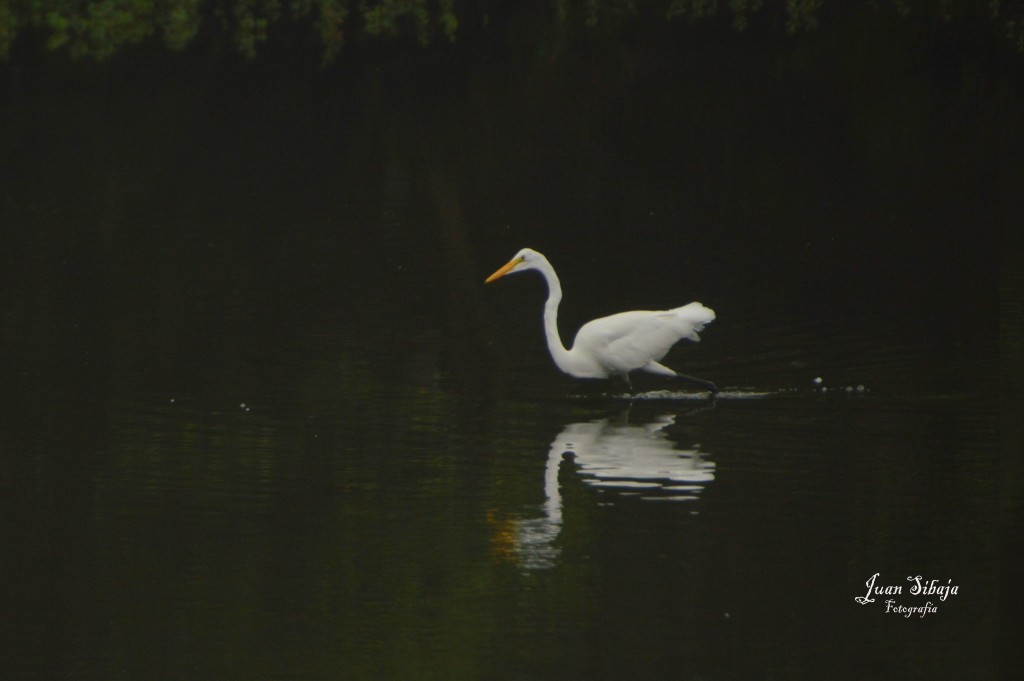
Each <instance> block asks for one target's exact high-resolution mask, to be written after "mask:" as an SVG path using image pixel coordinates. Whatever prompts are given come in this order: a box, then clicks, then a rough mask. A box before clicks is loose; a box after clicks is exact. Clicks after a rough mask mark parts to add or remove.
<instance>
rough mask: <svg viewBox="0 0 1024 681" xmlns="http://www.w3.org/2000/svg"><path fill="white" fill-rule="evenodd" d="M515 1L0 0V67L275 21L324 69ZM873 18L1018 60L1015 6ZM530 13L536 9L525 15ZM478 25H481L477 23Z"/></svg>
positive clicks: (552, 6) (256, 28) (674, 7)
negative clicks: (945, 30) (33, 57)
mask: <svg viewBox="0 0 1024 681" xmlns="http://www.w3.org/2000/svg"><path fill="white" fill-rule="evenodd" d="M516 4H517V0H463V1H462V2H459V3H458V6H456V2H455V0H0V58H4V57H7V56H8V55H9V54H10V50H11V46H12V45H13V44H14V41H15V40H16V39H17V37H18V35H20V34H21V33H23V32H24V31H25V30H26V29H33V30H34V31H38V32H42V34H43V35H44V36H45V38H44V40H45V43H46V46H47V47H48V48H50V49H53V50H57V49H62V50H67V51H68V52H69V53H70V54H71V55H72V56H74V57H91V58H94V59H106V58H108V57H110V56H111V55H113V54H114V53H116V52H117V51H118V50H119V49H121V48H123V47H125V46H129V45H138V44H140V43H142V42H144V41H148V40H151V39H153V38H157V39H159V40H161V41H162V42H163V43H164V44H165V45H166V46H167V47H169V48H171V49H174V50H181V49H184V48H185V47H187V46H188V45H189V44H190V43H191V42H192V40H193V39H194V38H195V36H196V35H197V33H198V32H199V29H200V27H201V26H202V25H203V24H204V22H209V21H210V20H211V19H213V20H214V21H219V23H220V25H221V27H222V28H223V29H224V30H225V31H226V32H227V33H228V34H229V35H230V36H231V38H232V40H233V41H234V42H235V44H236V45H237V47H238V50H239V51H240V52H241V53H242V54H244V55H246V56H249V57H252V56H254V55H255V54H256V53H257V52H258V51H259V48H260V45H261V44H263V43H265V42H266V41H267V40H268V38H269V37H270V35H271V33H272V31H273V29H274V27H275V25H278V24H280V23H281V22H282V21H286V20H290V21H304V22H308V21H309V20H310V19H312V21H311V22H310V23H311V25H312V26H313V27H314V29H315V31H316V33H317V35H318V37H319V40H320V42H321V44H322V45H323V49H324V59H325V61H330V60H331V59H333V58H334V57H335V56H336V55H337V54H338V51H339V50H340V49H341V48H342V47H343V46H344V45H345V44H346V42H347V40H346V38H347V37H348V36H349V35H351V34H352V32H353V30H355V31H358V32H361V33H362V34H364V35H366V36H370V37H375V38H378V39H387V40H401V39H406V38H411V39H413V40H415V41H416V42H418V43H420V44H421V45H428V44H430V43H431V42H433V41H435V40H437V39H438V38H440V39H442V40H445V41H454V40H455V39H456V37H457V35H458V33H459V31H460V30H466V29H465V27H466V26H479V25H481V23H482V24H483V25H487V23H488V22H487V17H488V16H489V15H490V14H496V13H498V10H499V9H501V8H502V7H503V6H508V7H512V6H514V5H516ZM871 4H872V5H873V6H874V7H875V9H876V11H880V12H895V13H896V14H899V15H901V16H904V17H907V19H908V20H934V19H938V20H939V21H941V22H944V23H953V22H957V21H964V22H969V21H972V20H974V19H976V18H979V17H980V18H984V19H986V20H988V21H990V22H993V23H994V24H995V26H996V27H997V30H996V31H995V32H994V35H997V36H998V35H1005V37H1006V39H1007V42H1008V43H1010V44H1011V45H1013V46H1014V47H1015V48H1016V49H1017V50H1019V51H1021V52H1024V0H989V2H987V3H979V2H977V0H920V1H915V2H910V1H909V0H874V2H873V3H871ZM824 5H825V1H824V0H583V1H582V2H578V1H577V2H573V1H572V0H550V2H549V4H548V5H547V6H546V10H544V9H543V6H542V11H546V12H547V13H548V15H549V16H548V19H549V20H550V21H552V22H555V23H571V22H579V23H582V24H583V25H585V26H588V27H590V28H597V27H601V28H602V30H614V29H615V28H617V27H618V26H620V25H621V24H622V23H623V22H627V21H629V20H630V19H631V18H633V17H635V16H637V15H639V14H644V15H648V16H652V15H653V16H663V17H665V18H666V19H667V20H669V21H673V20H679V19H683V20H687V21H688V22H690V23H692V22H697V21H702V20H707V19H710V18H713V17H716V16H719V15H727V16H729V17H731V23H732V26H733V28H734V29H735V30H739V31H742V30H745V29H747V28H748V27H749V26H750V23H751V19H752V18H753V17H754V16H755V15H758V14H763V15H764V16H765V17H766V18H767V20H768V21H775V20H782V21H784V23H785V30H786V31H787V32H788V33H791V34H794V33H799V32H803V31H808V30H813V29H814V28H815V27H816V26H817V24H818V21H819V20H820V19H819V18H820V16H821V13H822V8H823V6H824ZM534 11H536V10H534ZM481 18H483V20H482V22H481V21H480V19H481Z"/></svg>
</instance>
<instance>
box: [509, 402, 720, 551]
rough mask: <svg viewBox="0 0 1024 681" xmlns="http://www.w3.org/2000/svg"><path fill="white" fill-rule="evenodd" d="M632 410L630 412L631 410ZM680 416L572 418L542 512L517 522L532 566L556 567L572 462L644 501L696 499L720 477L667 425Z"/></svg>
mask: <svg viewBox="0 0 1024 681" xmlns="http://www.w3.org/2000/svg"><path fill="white" fill-rule="evenodd" d="M627 414H628V412H627ZM676 418H677V417H676V415H672V414H669V415H663V416H658V417H655V418H653V419H651V420H650V421H649V422H647V423H643V424H630V423H629V422H628V415H623V416H622V417H620V418H618V419H611V418H603V419H597V420H594V421H585V422H582V423H570V424H568V425H567V426H566V427H565V428H564V429H563V430H562V432H560V433H559V434H558V435H557V436H556V437H555V439H554V440H553V441H552V442H551V447H550V448H549V449H548V458H547V463H546V465H545V469H544V496H545V501H544V503H543V505H542V511H543V515H542V516H541V517H537V518H530V519H526V520H519V521H517V522H515V523H514V531H513V532H511V533H509V534H511V535H512V536H513V537H514V540H515V546H514V553H515V557H516V560H517V562H518V563H519V565H520V566H521V567H522V568H524V569H527V570H530V569H541V568H548V567H552V566H554V565H555V564H556V562H557V560H558V556H559V548H558V547H557V546H555V539H557V538H558V535H559V534H560V532H561V530H562V493H561V484H560V472H561V470H562V466H563V463H564V464H565V465H566V466H567V467H571V469H572V470H573V472H574V473H575V474H576V476H578V477H579V478H580V479H581V480H582V481H583V483H584V484H586V485H589V486H591V487H594V488H597V489H601V490H605V491H608V492H610V493H613V494H617V495H620V496H624V495H629V496H638V497H639V498H641V499H643V500H673V501H691V500H694V499H697V498H698V496H699V495H700V493H701V491H703V489H704V487H705V486H706V485H707V484H708V483H710V482H711V481H712V480H714V479H715V475H714V471H715V464H714V462H712V461H709V460H708V459H707V455H706V454H705V453H703V452H701V451H700V450H699V445H692V446H691V447H689V448H684V447H682V446H680V445H679V443H678V442H676V441H674V440H673V439H671V438H670V437H669V435H668V433H666V432H665V428H667V427H668V426H671V425H672V424H674V423H675V422H676Z"/></svg>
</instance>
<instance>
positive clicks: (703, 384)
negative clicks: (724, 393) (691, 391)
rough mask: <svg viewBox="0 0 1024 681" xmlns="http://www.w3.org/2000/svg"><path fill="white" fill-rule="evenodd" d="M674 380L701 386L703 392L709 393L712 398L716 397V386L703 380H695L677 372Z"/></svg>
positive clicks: (693, 377) (695, 378)
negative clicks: (678, 379) (677, 379)
mask: <svg viewBox="0 0 1024 681" xmlns="http://www.w3.org/2000/svg"><path fill="white" fill-rule="evenodd" d="M676 378H681V379H683V380H684V381H689V382H690V383H695V384H697V385H699V386H701V387H702V388H704V389H705V390H707V391H709V392H710V393H711V396H712V397H715V396H716V395H718V386H717V385H715V384H714V383H712V382H711V381H706V380H704V379H703V378H697V377H696V376H687V375H686V374H680V373H679V372H676Z"/></svg>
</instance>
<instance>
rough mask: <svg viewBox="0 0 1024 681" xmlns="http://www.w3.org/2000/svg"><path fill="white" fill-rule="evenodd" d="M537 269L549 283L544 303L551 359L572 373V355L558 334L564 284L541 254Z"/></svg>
mask: <svg viewBox="0 0 1024 681" xmlns="http://www.w3.org/2000/svg"><path fill="white" fill-rule="evenodd" d="M536 269H537V271H538V272H540V273H541V274H542V275H544V281H546V282H547V283H548V299H547V302H545V303H544V336H545V337H546V338H547V341H548V352H550V353H551V359H553V360H555V365H556V366H557V367H558V368H559V369H561V370H562V371H564V372H566V373H572V372H571V371H570V367H571V364H572V356H571V355H570V354H569V351H568V350H566V349H565V346H564V345H562V339H561V337H560V336H559V335H558V304H559V303H560V302H562V285H561V283H559V281H558V275H557V274H555V268H554V267H552V266H551V263H549V262H548V261H547V258H545V257H543V256H541V258H540V262H539V263H538V264H537V265H536Z"/></svg>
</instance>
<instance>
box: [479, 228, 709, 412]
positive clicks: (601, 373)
mask: <svg viewBox="0 0 1024 681" xmlns="http://www.w3.org/2000/svg"><path fill="white" fill-rule="evenodd" d="M527 270H536V271H538V272H540V273H541V275H543V277H544V280H545V281H546V282H547V284H548V300H547V302H546V303H544V335H545V336H546V337H547V341H548V351H549V352H550V353H551V359H553V360H554V361H555V365H556V366H557V367H558V368H559V369H561V370H562V371H563V372H565V373H567V374H569V375H570V376H575V377H576V378H608V377H609V376H619V377H621V378H622V379H623V380H625V381H626V383H627V384H629V385H630V387H631V388H632V383H631V382H630V380H629V372H630V371H634V370H639V371H646V372H648V373H652V374H657V375H659V376H672V377H674V378H681V379H684V380H687V381H690V382H692V383H696V384H698V385H700V386H702V387H703V388H705V389H706V390H709V391H711V394H712V395H713V396H714V395H717V394H718V387H717V386H716V385H715V384H714V383H712V382H711V381H705V380H704V379H702V378H694V377H693V376H687V375H685V374H680V373H679V372H677V371H674V370H673V369H669V368H668V367H667V366H665V365H663V364H659V363H658V360H660V359H661V358H662V357H664V356H665V354H666V353H667V352H668V351H669V348H671V347H672V346H673V345H675V344H676V342H677V341H679V339H681V338H686V339H689V340H691V341H699V340H700V336H698V335H697V334H698V332H700V331H703V330H704V326H705V325H706V324H710V323H711V322H712V321H713V320H714V318H715V313H714V311H713V310H711V309H709V308H706V307H704V306H703V305H701V304H700V303H690V304H689V305H683V306H682V307H677V308H675V309H672V310H661V311H652V310H635V311H633V312H620V313H619V314H613V315H611V316H610V317H601V318H600V319H595V320H593V321H591V322H587V323H586V324H584V325H583V326H582V327H580V330H579V331H578V332H577V333H576V340H575V341H574V342H573V345H572V348H571V349H569V350H566V349H565V346H564V345H562V339H561V338H560V337H559V335H558V303H559V302H561V300H562V285H561V284H560V283H559V281H558V275H556V274H555V268H553V267H552V266H551V263H549V262H548V259H547V258H545V257H544V256H543V255H542V254H540V253H538V252H537V251H535V250H533V249H530V248H524V249H523V250H521V251H519V252H518V253H516V255H515V257H514V258H512V259H511V260H510V261H508V263H507V264H506V265H504V266H503V267H501V268H500V269H498V271H497V272H495V273H494V274H492V275H491V276H489V277H487V279H486V280H485V282H484V283H490V282H492V281H494V280H495V279H498V278H500V277H503V276H505V275H506V274H511V273H513V272H525V271H527Z"/></svg>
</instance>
